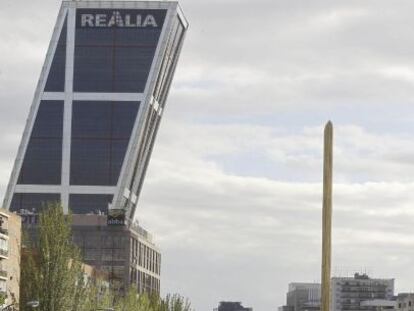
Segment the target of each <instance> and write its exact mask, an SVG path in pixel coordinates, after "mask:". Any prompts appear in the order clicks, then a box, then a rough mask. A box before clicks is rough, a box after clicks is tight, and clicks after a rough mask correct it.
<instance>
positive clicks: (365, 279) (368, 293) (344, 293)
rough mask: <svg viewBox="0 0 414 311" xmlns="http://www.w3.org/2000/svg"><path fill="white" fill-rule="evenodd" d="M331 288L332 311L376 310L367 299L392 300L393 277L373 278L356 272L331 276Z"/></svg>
mask: <svg viewBox="0 0 414 311" xmlns="http://www.w3.org/2000/svg"><path fill="white" fill-rule="evenodd" d="M331 290H332V292H331V299H332V311H348V310H352V311H358V310H376V308H377V307H376V306H374V305H372V304H371V305H370V303H369V302H367V301H373V300H377V301H378V300H388V301H391V300H393V297H394V279H374V278H370V277H369V276H368V275H366V274H358V273H356V274H355V275H354V277H333V278H332V279H331ZM363 302H365V303H364V304H362V303H363Z"/></svg>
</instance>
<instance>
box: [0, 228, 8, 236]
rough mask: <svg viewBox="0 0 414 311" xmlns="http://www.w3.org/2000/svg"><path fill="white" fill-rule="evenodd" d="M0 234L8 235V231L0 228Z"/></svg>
mask: <svg viewBox="0 0 414 311" xmlns="http://www.w3.org/2000/svg"><path fill="white" fill-rule="evenodd" d="M0 233H2V234H4V235H9V230H7V228H3V227H0Z"/></svg>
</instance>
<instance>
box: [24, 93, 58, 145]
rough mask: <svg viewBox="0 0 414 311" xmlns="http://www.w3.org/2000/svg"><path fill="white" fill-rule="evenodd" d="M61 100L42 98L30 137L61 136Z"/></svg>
mask: <svg viewBox="0 0 414 311" xmlns="http://www.w3.org/2000/svg"><path fill="white" fill-rule="evenodd" d="M62 136H63V101H61V100H60V101H59V100H42V101H41V103H40V105H39V110H38V112H37V115H36V120H35V123H34V125H33V130H32V134H31V137H36V138H62Z"/></svg>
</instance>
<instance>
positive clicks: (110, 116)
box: [70, 101, 139, 186]
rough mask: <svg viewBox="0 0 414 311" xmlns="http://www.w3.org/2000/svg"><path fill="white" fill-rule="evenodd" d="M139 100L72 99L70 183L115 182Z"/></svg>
mask: <svg viewBox="0 0 414 311" xmlns="http://www.w3.org/2000/svg"><path fill="white" fill-rule="evenodd" d="M138 109H139V102H110V101H105V102H96V101H85V102H84V101H75V102H74V103H73V115H72V146H71V174H70V182H71V184H72V185H112V186H113V185H116V184H117V182H118V177H119V173H120V170H121V167H122V164H123V161H124V157H125V153H126V150H127V147H128V143H129V139H130V137H131V132H132V128H133V126H134V123H135V119H136V116H137V112H138Z"/></svg>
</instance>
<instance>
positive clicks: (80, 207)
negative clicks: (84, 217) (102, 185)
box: [69, 194, 113, 215]
mask: <svg viewBox="0 0 414 311" xmlns="http://www.w3.org/2000/svg"><path fill="white" fill-rule="evenodd" d="M112 197H113V196H112V195H109V194H71V195H70V196H69V209H70V210H71V211H72V213H74V214H105V215H106V214H107V213H108V205H109V204H110V203H111V202H112Z"/></svg>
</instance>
